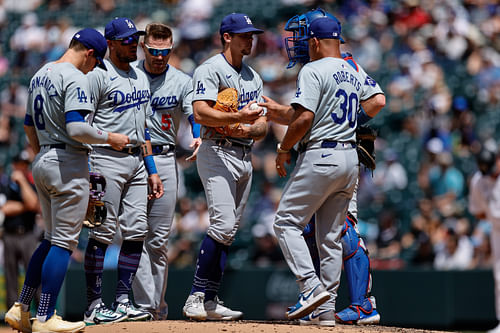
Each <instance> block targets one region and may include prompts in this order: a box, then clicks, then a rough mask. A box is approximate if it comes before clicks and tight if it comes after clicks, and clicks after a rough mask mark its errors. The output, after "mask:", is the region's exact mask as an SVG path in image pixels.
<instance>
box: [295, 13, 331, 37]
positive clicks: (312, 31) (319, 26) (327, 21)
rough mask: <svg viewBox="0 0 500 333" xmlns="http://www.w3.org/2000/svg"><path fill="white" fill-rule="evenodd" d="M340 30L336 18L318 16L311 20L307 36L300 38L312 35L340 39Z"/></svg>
mask: <svg viewBox="0 0 500 333" xmlns="http://www.w3.org/2000/svg"><path fill="white" fill-rule="evenodd" d="M340 32H341V28H340V24H339V23H338V20H334V19H332V18H330V17H320V18H317V19H315V20H314V21H312V23H311V24H310V25H309V32H308V34H307V36H305V37H303V38H301V39H300V40H308V39H310V38H314V37H316V38H319V39H340Z"/></svg>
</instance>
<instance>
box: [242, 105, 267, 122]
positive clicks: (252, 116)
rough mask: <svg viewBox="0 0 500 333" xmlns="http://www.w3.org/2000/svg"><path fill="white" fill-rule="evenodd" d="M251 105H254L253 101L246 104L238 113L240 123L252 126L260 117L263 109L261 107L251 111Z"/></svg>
mask: <svg viewBox="0 0 500 333" xmlns="http://www.w3.org/2000/svg"><path fill="white" fill-rule="evenodd" d="M253 104H256V102H255V101H253V102H250V103H248V104H247V105H245V107H244V108H243V109H241V110H240V111H238V115H239V116H240V120H239V122H240V123H243V124H253V122H254V121H255V120H257V119H259V117H260V116H261V115H262V111H263V109H262V108H261V107H257V108H256V109H253V110H252V109H251V108H252V106H251V105H253Z"/></svg>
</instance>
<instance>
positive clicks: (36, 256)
mask: <svg viewBox="0 0 500 333" xmlns="http://www.w3.org/2000/svg"><path fill="white" fill-rule="evenodd" d="M49 250H50V242H49V241H48V240H46V239H44V240H42V242H41V243H40V245H39V246H38V247H37V249H36V250H35V252H33V255H32V256H31V259H30V262H29V264H28V269H27V270H26V277H25V279H24V285H23V289H22V290H21V295H19V303H21V304H22V308H23V311H28V310H29V306H30V303H31V300H32V299H33V295H34V294H35V292H36V289H37V288H38V286H40V283H41V281H42V266H43V262H44V261H45V258H46V257H47V254H48V253H49Z"/></svg>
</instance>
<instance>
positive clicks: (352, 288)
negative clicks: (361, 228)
mask: <svg viewBox="0 0 500 333" xmlns="http://www.w3.org/2000/svg"><path fill="white" fill-rule="evenodd" d="M356 223H357V221H356V219H355V218H354V217H353V216H352V215H350V214H348V216H347V218H346V220H345V223H344V227H343V229H342V248H343V259H344V271H345V275H346V278H347V285H348V289H349V298H350V299H351V304H352V305H359V306H361V305H362V304H363V301H364V300H365V298H367V297H368V295H369V294H370V291H371V285H372V277H371V274H370V259H369V258H368V251H367V250H366V248H365V245H364V242H363V240H362V239H361V237H360V236H359V233H358V232H357V229H356Z"/></svg>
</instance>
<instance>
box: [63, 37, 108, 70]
mask: <svg viewBox="0 0 500 333" xmlns="http://www.w3.org/2000/svg"><path fill="white" fill-rule="evenodd" d="M72 39H75V40H77V41H79V42H80V43H82V44H83V45H84V46H85V47H86V48H88V49H89V50H90V49H93V50H94V55H95V57H96V58H97V60H98V61H99V63H98V64H97V66H99V67H101V68H102V69H104V70H107V68H106V65H104V61H103V59H104V56H105V55H106V50H107V49H108V43H107V42H106V38H104V36H103V35H102V34H101V33H100V32H99V31H97V30H95V29H92V28H85V29H82V30H80V31H78V32H77V33H76V34H75V35H74V36H73V38H72Z"/></svg>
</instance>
